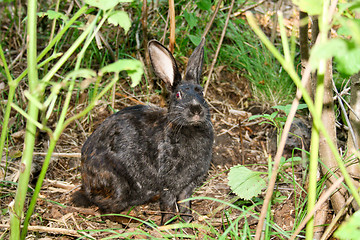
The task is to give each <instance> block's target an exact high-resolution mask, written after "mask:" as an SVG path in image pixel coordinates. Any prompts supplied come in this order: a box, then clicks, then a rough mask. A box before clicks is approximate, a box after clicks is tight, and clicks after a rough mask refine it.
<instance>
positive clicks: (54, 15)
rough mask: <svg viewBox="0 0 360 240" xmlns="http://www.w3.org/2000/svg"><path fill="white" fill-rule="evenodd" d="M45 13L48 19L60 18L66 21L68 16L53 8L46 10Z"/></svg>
mask: <svg viewBox="0 0 360 240" xmlns="http://www.w3.org/2000/svg"><path fill="white" fill-rule="evenodd" d="M45 15H47V16H48V18H49V19H59V18H60V19H62V20H64V21H67V20H68V19H69V18H68V17H67V16H66V15H65V14H63V13H60V12H55V11H53V10H48V11H47V12H46V13H45Z"/></svg>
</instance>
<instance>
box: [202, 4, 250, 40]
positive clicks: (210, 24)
mask: <svg viewBox="0 0 360 240" xmlns="http://www.w3.org/2000/svg"><path fill="white" fill-rule="evenodd" d="M246 1H247V0H246ZM246 1H245V2H246ZM221 3H222V0H219V1H218V4H217V5H216V8H215V12H214V13H213V16H212V17H211V19H210V22H208V24H207V25H206V28H205V30H204V33H203V35H202V36H201V38H204V37H206V35H207V34H208V32H209V30H210V28H211V26H212V24H213V23H214V20H215V17H216V15H217V13H218V12H219V9H220V6H221Z"/></svg>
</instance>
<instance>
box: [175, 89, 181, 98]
mask: <svg viewBox="0 0 360 240" xmlns="http://www.w3.org/2000/svg"><path fill="white" fill-rule="evenodd" d="M176 98H177V99H181V92H180V91H179V92H177V93H176Z"/></svg>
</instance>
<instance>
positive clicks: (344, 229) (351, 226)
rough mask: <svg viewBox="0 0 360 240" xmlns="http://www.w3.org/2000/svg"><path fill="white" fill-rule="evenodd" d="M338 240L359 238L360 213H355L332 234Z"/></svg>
mask: <svg viewBox="0 0 360 240" xmlns="http://www.w3.org/2000/svg"><path fill="white" fill-rule="evenodd" d="M334 236H335V237H337V238H339V239H344V240H345V239H347V240H355V239H359V236H360V211H357V212H355V213H354V214H353V215H352V216H351V217H350V218H349V219H348V220H347V221H346V222H344V223H342V224H341V225H340V227H339V228H338V230H337V231H336V232H335V234H334Z"/></svg>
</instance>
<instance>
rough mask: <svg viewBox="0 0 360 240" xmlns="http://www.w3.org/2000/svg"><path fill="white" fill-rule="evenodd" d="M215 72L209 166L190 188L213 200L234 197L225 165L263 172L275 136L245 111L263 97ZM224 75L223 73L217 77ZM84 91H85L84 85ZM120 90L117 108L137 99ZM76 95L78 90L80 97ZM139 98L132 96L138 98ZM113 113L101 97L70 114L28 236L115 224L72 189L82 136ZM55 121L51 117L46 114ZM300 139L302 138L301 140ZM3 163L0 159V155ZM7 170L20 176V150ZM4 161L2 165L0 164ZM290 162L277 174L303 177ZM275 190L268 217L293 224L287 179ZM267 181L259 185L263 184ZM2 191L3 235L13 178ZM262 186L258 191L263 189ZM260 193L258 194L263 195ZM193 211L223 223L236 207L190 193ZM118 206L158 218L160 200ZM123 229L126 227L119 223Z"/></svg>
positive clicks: (43, 139) (255, 108) (40, 148)
mask: <svg viewBox="0 0 360 240" xmlns="http://www.w3.org/2000/svg"><path fill="white" fill-rule="evenodd" d="M220 75H221V77H220V76H219V77H217V80H215V81H214V82H213V83H212V84H211V85H210V88H209V92H208V96H207V99H208V102H209V104H210V106H211V112H212V122H213V125H214V129H215V133H216V137H215V144H214V148H213V162H212V165H211V170H210V171H209V174H208V177H207V180H206V181H205V183H204V185H203V186H201V187H199V188H198V189H197V191H196V192H195V193H194V197H207V198H214V199H217V200H225V201H230V200H231V199H233V198H234V197H235V195H234V194H232V193H231V191H230V188H229V186H228V185H227V173H228V170H229V169H230V168H231V167H232V166H234V165H237V164H244V165H245V166H247V167H248V168H250V169H253V170H256V171H263V172H265V173H266V172H267V171H268V170H267V166H268V154H270V153H272V154H274V153H273V151H274V149H269V146H271V145H273V144H271V142H272V141H274V138H273V137H269V135H271V132H272V131H273V129H272V128H271V127H270V126H269V125H267V124H262V125H260V124H259V123H260V122H261V121H262V120H261V119H255V120H253V121H248V120H247V119H248V118H249V117H250V116H251V115H254V114H263V113H269V112H270V111H271V110H270V109H265V108H264V107H263V106H262V105H261V104H257V103H254V102H252V100H251V99H252V98H251V92H250V86H249V83H248V81H247V80H246V79H244V78H242V77H239V76H238V75H234V74H230V73H228V72H226V70H223V71H221V72H220ZM223 78H226V79H227V81H222V80H221V79H223ZM84 94H85V95H86V93H84ZM124 95H127V93H123V94H122V97H120V96H118V97H117V100H116V101H115V109H121V108H123V107H125V106H129V105H135V104H136V103H135V100H134V99H136V97H135V96H131V95H127V97H125V98H124V97H123V96H124ZM80 99H81V97H80ZM143 100H144V99H141V98H138V99H137V100H136V101H143ZM150 102H152V103H154V104H158V105H161V98H160V96H159V95H155V94H154V95H151V96H150ZM85 105H86V103H85V102H84V104H82V103H80V104H78V105H76V107H75V106H74V107H73V109H72V110H71V111H70V113H69V114H73V113H74V112H76V111H78V110H79V109H80V108H84V106H85ZM110 114H111V112H110V111H109V108H108V103H107V102H100V103H99V104H98V105H97V106H96V108H95V109H94V110H93V111H91V114H90V115H89V117H88V118H84V119H83V120H82V121H76V122H74V123H73V124H72V125H71V126H69V127H68V128H67V129H66V130H65V132H64V133H63V135H62V136H61V139H60V140H59V142H58V145H57V147H56V153H57V154H54V157H53V159H52V162H51V164H50V167H49V170H48V173H47V176H46V179H45V182H44V185H43V188H42V191H41V192H40V198H39V199H38V202H37V206H36V209H35V212H34V214H33V217H32V220H31V226H30V228H29V229H30V231H29V237H28V239H39V238H42V239H49V238H50V239H51V238H54V237H56V238H58V237H60V236H61V238H58V239H74V238H76V237H77V236H79V235H78V233H77V232H76V230H81V229H83V230H84V229H86V230H90V229H97V230H101V229H109V228H116V227H121V225H120V224H119V223H115V222H111V221H109V220H106V221H101V217H100V216H99V215H100V214H99V212H98V211H97V209H96V208H95V207H93V208H76V207H73V206H72V205H71V202H70V198H71V194H72V193H73V192H74V191H75V190H76V189H78V187H79V184H80V172H79V168H78V167H79V165H80V158H79V156H80V150H81V147H82V144H83V142H84V141H85V139H86V138H87V137H88V136H89V135H90V134H91V132H92V131H93V130H94V129H95V128H96V127H97V126H98V125H99V124H100V123H101V122H102V121H103V120H104V119H105V118H106V117H107V116H109V115H110ZM52 121H53V123H51V122H49V125H50V126H51V124H55V119H52ZM23 131H24V130H20V131H19V132H17V133H14V134H13V135H12V136H13V139H14V141H15V143H16V144H15V145H14V147H11V149H10V151H11V153H10V155H11V156H19V154H16V153H19V152H21V151H22V141H23ZM47 143H48V136H47V135H46V134H45V133H39V134H38V136H37V144H36V149H35V152H36V154H35V155H34V163H35V164H34V167H33V169H32V181H31V182H32V183H33V184H34V183H35V182H36V176H37V174H38V173H39V171H40V168H41V161H42V159H43V155H41V154H42V153H45V152H46V149H47ZM300 147H301V146H300ZM1 163H2V164H4V163H5V161H4V159H3V161H2V162H1ZM8 163H9V164H8V166H7V173H6V177H5V179H6V180H7V181H10V182H16V181H17V179H18V171H17V169H18V164H19V158H16V157H14V158H13V159H10V160H9V161H8ZM2 167H5V166H2ZM291 171H294V169H291V168H290V169H285V170H284V173H283V174H293V175H295V176H296V177H297V181H299V182H300V181H301V168H300V167H296V168H295V173H291ZM277 188H278V190H279V192H280V195H281V196H282V197H283V198H282V199H283V200H282V201H279V202H278V203H277V204H275V205H274V206H273V211H275V212H276V214H275V217H274V221H275V223H276V224H278V226H280V227H281V228H283V229H284V230H291V229H292V227H293V224H294V219H295V212H294V208H295V205H294V195H297V194H299V193H296V192H295V191H294V189H293V188H291V185H289V184H287V183H286V181H283V182H282V181H281V180H280V181H279V185H278V186H277ZM265 190H266V189H264V191H265ZM0 191H1V196H2V197H1V198H0V209H2V212H3V215H2V216H1V220H0V224H1V226H2V228H1V230H0V236H1V234H3V236H7V234H8V230H9V229H8V228H7V227H6V226H8V225H9V214H8V213H7V208H8V205H9V204H10V202H11V201H12V200H13V197H14V194H15V188H14V185H12V184H9V185H8V186H5V187H4V186H2V187H1V189H0ZM263 194H264V192H263ZM263 194H261V195H260V196H259V199H261V198H262V197H263ZM260 208H261V206H257V207H256V208H255V209H254V210H255V211H256V212H259V211H260ZM192 209H193V211H194V214H193V215H194V218H195V220H194V221H193V222H194V223H200V224H205V223H206V222H209V221H210V224H211V225H212V226H213V227H216V228H218V229H219V231H221V229H222V228H223V226H224V224H225V225H226V224H227V223H226V221H225V218H224V216H225V215H224V214H225V212H226V214H227V217H230V218H231V219H236V218H237V217H238V215H239V214H240V212H239V211H237V210H233V211H226V209H227V207H225V206H222V204H221V203H220V202H218V201H215V200H205V199H201V200H194V201H193V204H192ZM123 214H129V215H131V216H134V217H137V218H140V219H143V220H148V221H149V220H151V221H155V223H157V224H159V222H160V211H159V207H158V203H149V204H145V205H142V206H136V207H134V208H132V209H131V211H125V212H123ZM247 220H248V223H249V225H250V226H251V227H255V226H256V223H257V220H256V219H255V218H253V217H252V216H251V214H250V213H249V216H248V217H247ZM125 225H126V226H127V227H126V229H127V230H116V231H132V230H134V229H136V227H137V226H138V225H139V223H136V222H133V221H132V222H130V223H126V224H125ZM122 229H124V228H122ZM145 231H147V232H149V234H151V235H153V236H155V237H156V234H158V233H157V232H156V231H155V230H150V229H148V228H145ZM109 234H110V235H111V233H109V232H104V231H99V232H97V233H96V234H92V236H93V237H96V238H100V237H105V236H108V235H109Z"/></svg>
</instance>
